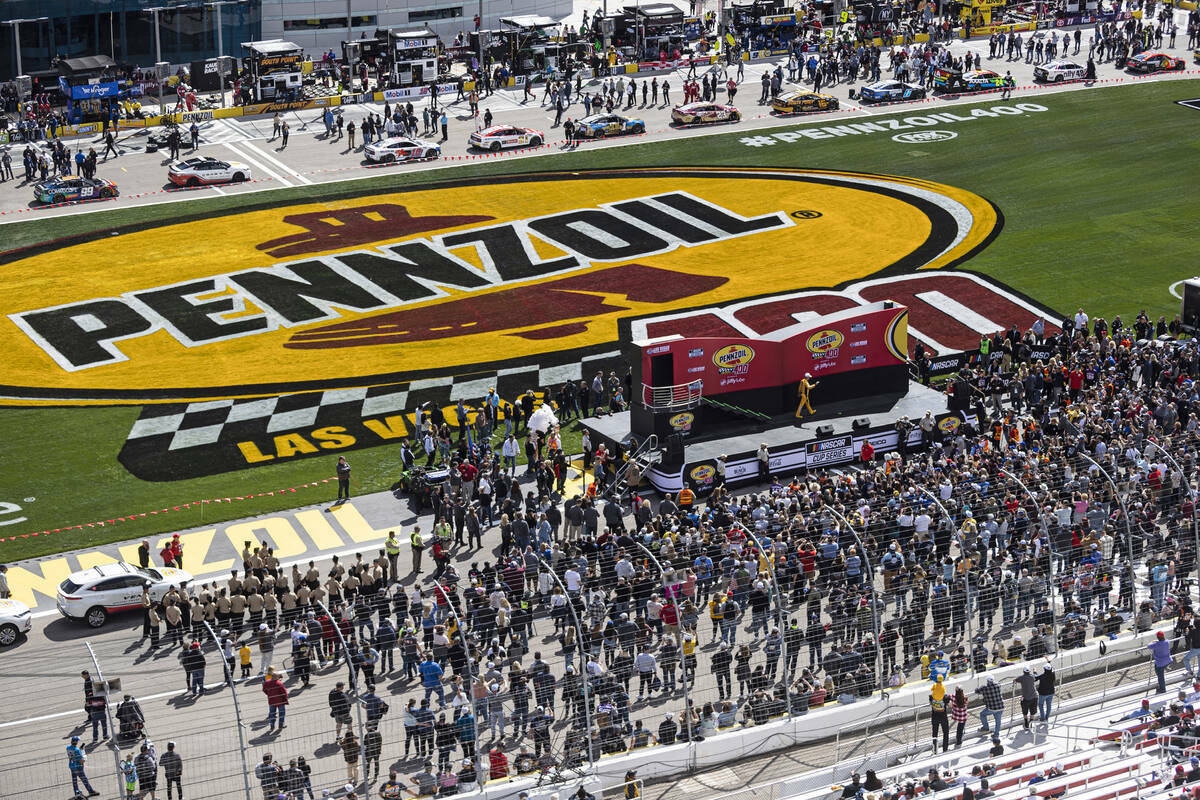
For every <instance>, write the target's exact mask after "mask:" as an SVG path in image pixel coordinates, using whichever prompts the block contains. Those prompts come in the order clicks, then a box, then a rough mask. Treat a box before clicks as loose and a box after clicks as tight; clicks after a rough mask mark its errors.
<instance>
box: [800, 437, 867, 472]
mask: <svg viewBox="0 0 1200 800" xmlns="http://www.w3.org/2000/svg"><path fill="white" fill-rule="evenodd" d="M804 451H805V454H806V459H805V464H806V465H807V466H808V468H809V469H815V468H817V467H823V466H826V465H828V464H841V463H844V462H846V461H849V460H851V459H853V458H854V456H855V451H854V437H853V436H851V435H850V434H848V433H847V434H845V435H843V436H834V437H833V438H831V439H818V440H817V441H815V442H809V443H808V444H806V445H804Z"/></svg>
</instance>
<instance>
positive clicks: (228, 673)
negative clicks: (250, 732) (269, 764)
mask: <svg viewBox="0 0 1200 800" xmlns="http://www.w3.org/2000/svg"><path fill="white" fill-rule="evenodd" d="M200 621H201V622H202V623H204V627H205V628H207V629H208V635H209V636H211V637H212V640H213V642H214V643H215V644H216V645H217V654H218V656H221V663H222V664H223V665H224V666H225V680H226V681H227V682H228V683H229V694H230V695H232V696H233V713H234V716H235V717H236V718H237V725H236V727H237V732H238V743H239V744H241V748H240V752H239V753H238V755H239V756H241V757H242V788H243V789H244V790H245V792H246V800H250V765H249V764H247V763H246V733H245V731H243V730H242V727H243V726H242V708H241V706H239V705H238V696H237V689H235V688H233V670H232V668H231V667H230V666H229V662H228V661H226V660H225V658H224V657H223V654H222V653H221V640H220V639H218V638H217V634H216V632H215V631H214V630H213V629H212V625H209V624H208V620H206V619H201V620H200ZM268 634H270V635H271V636H274V635H275V631H268Z"/></svg>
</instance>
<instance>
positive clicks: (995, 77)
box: [933, 67, 1004, 92]
mask: <svg viewBox="0 0 1200 800" xmlns="http://www.w3.org/2000/svg"><path fill="white" fill-rule="evenodd" d="M1003 86H1004V76H1003V75H1000V74H998V73H995V72H992V71H991V70H990V69H973V70H970V71H969V72H963V71H962V70H958V69H949V68H947V67H937V68H935V69H934V70H933V88H934V89H940V90H942V91H943V92H979V91H983V90H984V89H999V88H1001V87H1003Z"/></svg>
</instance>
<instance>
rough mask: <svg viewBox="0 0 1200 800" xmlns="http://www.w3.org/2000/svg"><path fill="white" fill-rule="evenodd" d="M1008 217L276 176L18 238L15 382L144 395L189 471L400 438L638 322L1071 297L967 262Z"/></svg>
mask: <svg viewBox="0 0 1200 800" xmlns="http://www.w3.org/2000/svg"><path fill="white" fill-rule="evenodd" d="M999 227H1000V216H999V212H998V211H997V209H996V208H995V207H994V206H993V205H992V204H991V203H990V202H988V201H987V200H985V199H984V198H982V197H979V196H977V195H975V194H972V193H971V192H968V191H964V190H961V189H956V188H954V187H950V186H945V185H941V184H936V183H932V182H929V181H923V180H917V179H909V178H903V177H895V176H879V175H870V174H863V173H854V172H840V171H827V170H780V169H749V168H739V169H722V168H712V169H705V168H655V169H629V170H603V171H592V172H589V171H579V172H569V173H557V172H546V173H536V174H520V175H511V176H503V177H483V178H473V179H465V180H456V181H444V182H432V183H428V184H424V185H418V186H415V187H412V188H408V189H405V190H403V191H397V192H395V193H392V194H374V193H370V192H368V191H367V190H362V193H361V194H360V195H356V196H344V197H342V198H341V199H338V200H336V201H326V202H319V203H313V202H309V203H297V204H295V205H291V206H279V205H278V204H276V203H275V202H267V201H264V202H263V203H262V204H261V205H259V206H257V207H250V208H243V209H238V210H236V211H230V212H228V213H225V214H222V215H218V216H203V215H200V214H196V215H194V216H190V217H188V216H185V217H182V218H176V219H174V220H172V221H171V222H170V223H164V224H161V225H158V226H153V225H136V226H130V227H128V228H124V229H118V230H117V231H115V233H117V234H119V237H116V236H113V233H114V231H110V230H107V229H106V230H104V231H103V232H102V233H96V234H91V235H87V236H82V237H78V238H74V239H68V240H59V241H56V242H54V243H53V244H50V245H44V246H40V247H35V248H31V249H25V250H18V251H11V252H9V253H7V254H5V255H4V256H3V257H0V260H2V261H3V263H4V270H5V276H6V281H7V284H8V286H9V291H7V292H5V294H4V296H3V297H2V298H0V310H2V314H0V347H2V348H3V350H4V353H5V359H4V360H3V363H2V364H0V396H2V397H4V398H6V399H5V400H3V401H0V402H7V403H12V404H70V405H81V404H96V405H106V404H124V405H138V406H141V407H142V411H141V417H140V418H139V419H138V420H137V421H136V423H135V424H134V425H133V427H132V429H131V430H130V432H129V435H128V440H127V442H126V443H125V446H124V448H123V449H122V451H121V454H120V461H121V463H122V464H123V465H124V466H125V467H126V468H127V469H129V470H130V471H131V472H132V473H133V474H135V475H137V476H139V477H143V478H146V479H150V480H173V479H180V478H188V477H194V476H196V475H204V474H213V473H217V472H224V471H229V470H235V469H244V468H247V467H254V466H258V465H262V464H274V463H279V462H280V461H283V460H288V459H295V458H308V457H325V456H327V455H328V454H329V452H330V451H342V450H347V449H355V448H363V447H375V446H380V445H388V444H395V443H396V442H397V441H398V440H400V439H401V438H403V437H405V436H408V435H411V428H412V421H413V415H414V411H415V409H416V408H417V407H418V406H419V405H421V404H424V403H434V404H436V405H438V406H440V407H443V408H446V409H448V410H449V412H452V411H453V409H454V406H455V404H456V402H457V401H458V400H462V401H463V402H464V403H466V404H467V405H468V406H470V405H476V406H478V404H479V401H480V399H481V398H482V397H484V396H485V395H486V394H487V392H488V389H489V388H492V387H495V388H496V390H497V392H498V393H499V394H500V395H501V397H502V398H503V399H505V400H509V401H511V400H513V399H515V398H516V396H517V395H518V394H519V393H520V392H522V391H524V390H525V389H527V388H533V389H535V390H540V389H542V388H544V387H556V386H558V385H560V384H561V383H562V382H563V381H565V380H578V379H580V378H585V377H586V378H589V379H590V377H591V376H592V375H594V374H595V372H596V371H597V370H599V369H612V368H617V369H621V370H622V371H623V369H624V366H623V362H622V361H621V358H620V347H619V345H620V343H621V342H629V341H632V340H633V339H646V338H654V337H656V336H661V335H665V334H667V333H672V332H680V331H679V328H680V327H681V326H683V327H685V328H686V335H693V336H694V335H706V336H713V337H722V336H726V337H729V338H730V339H731V342H730V344H736V342H735V341H732V340H733V339H735V338H738V337H740V338H741V341H743V342H744V341H745V337H746V336H747V335H762V334H764V333H769V332H770V331H773V330H777V329H778V328H781V327H784V326H785V325H790V324H794V323H795V322H796V320H797V317H795V316H793V315H794V314H798V313H802V312H803V313H809V312H811V311H817V312H818V313H822V314H828V313H831V312H836V311H841V310H844V309H847V308H851V307H856V306H861V305H865V304H869V303H873V302H878V301H879V300H883V299H893V298H894V299H895V300H896V302H897V303H898V304H899V305H902V306H906V307H908V308H909V309H910V315H911V316H910V324H909V328H910V335H915V336H917V337H918V338H920V339H921V340H922V341H923V342H925V344H926V346H927V347H928V348H929V349H932V350H934V351H949V350H963V349H967V348H968V347H970V346H972V345H971V344H970V343H971V341H972V340H973V341H974V342H976V343H977V342H978V335H979V334H978V332H977V330H975V328H973V327H971V326H970V325H964V324H963V322H962V320H963V319H977V318H979V317H982V316H992V317H993V318H996V319H999V320H1000V321H1001V322H1000V323H999V324H998V327H1000V326H1004V325H1006V324H1009V323H1013V322H1016V323H1017V324H1023V325H1027V324H1029V323H1030V322H1031V321H1032V318H1033V317H1035V316H1047V318H1049V316H1048V315H1045V314H1043V312H1041V311H1040V310H1039V309H1038V308H1037V307H1036V306H1034V305H1032V304H1030V303H1028V302H1026V301H1024V300H1023V299H1021V298H1016V297H1014V296H1013V295H1012V294H1011V293H1007V292H1004V291H1002V290H999V289H996V288H995V287H994V285H993V284H990V283H989V282H987V281H986V280H983V279H980V278H978V277H976V276H970V275H967V274H965V273H953V274H952V273H949V272H947V271H945V270H946V269H947V268H949V267H952V266H954V265H956V264H958V263H960V262H962V261H963V260H964V259H967V258H969V257H970V255H971V254H973V253H974V252H976V251H978V250H979V249H980V248H981V247H983V246H985V245H986V244H987V243H988V242H989V241H990V240H991V238H992V237H993V236H995V234H996V233H997V232H998V230H999ZM181 243H187V248H186V251H187V253H188V256H187V257H181V255H180V254H181ZM80 264H86V265H87V269H79V265H80ZM935 271H936V272H935ZM927 273H929V276H930V277H933V278H935V280H936V281H937V290H938V292H939V295H938V296H939V297H943V296H946V295H949V296H950V297H951V299H953V297H954V296H956V295H955V292H956V291H958V290H957V289H955V288H954V287H956V286H957V287H959V288H961V290H962V291H963V294H962V295H961V297H963V298H965V299H964V302H967V303H971V302H975V301H974V300H971V299H970V298H972V297H974V298H976V299H978V298H980V297H982V296H985V295H986V297H987V298H990V299H988V302H993V301H994V302H995V303H998V304H999V305H995V306H994V307H993V308H992V311H987V310H986V309H983V308H982V307H980V308H977V309H976V314H975V316H974V317H963V315H962V314H961V313H958V312H957V311H956V309H954V308H950V310H949V311H947V310H946V309H945V308H944V307H943V306H941V305H940V301H934V300H930V299H929V295H928V293H927V292H926V291H925V289H926V288H929V284H928V282H922V280H921V279H923V278H924V277H925V276H926V274H927ZM895 281H908V283H890V282H895ZM975 327H978V326H975ZM918 329H919V331H918ZM831 331H832V332H831V333H829V334H828V335H826V336H825V337H824V338H821V337H818V341H816V342H814V343H812V344H813V347H814V348H815V349H813V350H812V353H813V354H814V355H817V354H820V353H821V352H826V353H827V352H830V351H831V350H833V349H837V350H838V351H839V358H841V357H843V356H844V357H846V358H849V357H850V351H851V350H852V349H853V348H849V345H850V344H852V342H853V341H855V338H854V337H855V336H856V335H857V333H856V332H854V331H849V330H846V331H841V330H833V329H831ZM834 334H836V336H835V335H834ZM837 336H841V337H842V339H843V342H842V343H838V347H836V348H835V347H834V340H835V339H836V338H837ZM718 349H719V348H718ZM708 360H710V361H711V356H710V358H709V359H708ZM685 361H686V359H685ZM730 363H732V362H730ZM747 363H748V364H749V365H750V366H751V367H753V365H754V361H753V360H751V361H749V362H747ZM685 368H686V365H685ZM714 368H715V367H714ZM810 371H811V370H810ZM449 412H448V413H447V418H448V421H449V422H450V424H451V425H455V424H457V422H458V421H457V420H456V419H455V417H454V416H453V414H452V413H449Z"/></svg>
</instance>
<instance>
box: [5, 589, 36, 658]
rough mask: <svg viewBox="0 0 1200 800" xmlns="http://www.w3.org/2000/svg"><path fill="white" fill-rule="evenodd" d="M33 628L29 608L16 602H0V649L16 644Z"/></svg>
mask: <svg viewBox="0 0 1200 800" xmlns="http://www.w3.org/2000/svg"><path fill="white" fill-rule="evenodd" d="M32 628H33V614H31V613H30V611H29V606H27V605H25V604H24V603H21V602H18V601H16V600H0V647H9V646H11V645H13V644H16V641H17V639H20V638H21V636H22V635H23V634H26V633H29V631H30V630H32Z"/></svg>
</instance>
